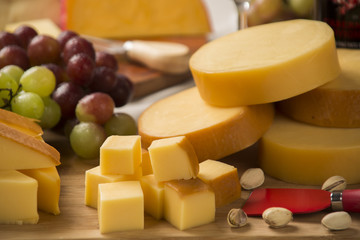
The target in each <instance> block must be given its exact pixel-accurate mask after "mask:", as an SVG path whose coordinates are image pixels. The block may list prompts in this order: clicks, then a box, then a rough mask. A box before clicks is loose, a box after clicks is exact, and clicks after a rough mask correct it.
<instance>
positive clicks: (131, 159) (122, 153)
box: [100, 135, 142, 175]
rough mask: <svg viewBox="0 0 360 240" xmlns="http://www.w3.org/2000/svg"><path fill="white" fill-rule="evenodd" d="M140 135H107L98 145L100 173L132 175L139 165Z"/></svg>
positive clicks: (140, 153)
mask: <svg viewBox="0 0 360 240" xmlns="http://www.w3.org/2000/svg"><path fill="white" fill-rule="evenodd" d="M141 155H142V152H141V143H140V136H137V135H126V136H118V135H112V136H109V137H108V138H107V139H106V140H105V142H104V143H103V144H102V146H101V147H100V169H101V173H102V174H124V175H133V174H135V173H136V171H137V170H138V168H139V167H140V166H141Z"/></svg>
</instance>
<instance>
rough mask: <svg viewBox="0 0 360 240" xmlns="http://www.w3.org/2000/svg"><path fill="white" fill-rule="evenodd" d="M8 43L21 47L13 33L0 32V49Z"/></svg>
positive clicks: (8, 44)
mask: <svg viewBox="0 0 360 240" xmlns="http://www.w3.org/2000/svg"><path fill="white" fill-rule="evenodd" d="M10 45H16V46H19V47H21V43H20V41H19V39H18V37H17V36H15V35H14V34H13V33H9V32H6V31H2V32H0V49H2V48H4V47H6V46H10Z"/></svg>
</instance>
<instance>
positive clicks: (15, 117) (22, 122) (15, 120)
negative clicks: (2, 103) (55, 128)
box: [0, 109, 43, 139]
mask: <svg viewBox="0 0 360 240" xmlns="http://www.w3.org/2000/svg"><path fill="white" fill-rule="evenodd" d="M0 123H3V124H5V125H7V126H9V127H11V128H14V129H16V130H18V131H20V132H23V133H26V134H28V135H30V136H33V137H36V138H38V139H41V136H42V135H43V130H42V128H41V127H40V125H39V124H37V123H36V120H35V119H30V118H27V117H23V116H21V115H19V114H16V113H13V112H11V111H7V110H4V109H0Z"/></svg>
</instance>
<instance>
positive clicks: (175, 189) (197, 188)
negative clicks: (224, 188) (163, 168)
mask: <svg viewBox="0 0 360 240" xmlns="http://www.w3.org/2000/svg"><path fill="white" fill-rule="evenodd" d="M215 211H216V208H215V194H214V192H213V191H212V190H211V189H210V187H209V186H208V185H207V184H205V183H203V182H202V181H201V180H200V179H198V178H197V179H189V180H173V181H169V182H166V183H165V188H164V217H165V219H166V220H167V221H168V222H170V223H171V224H172V225H173V226H175V227H176V228H178V229H179V230H186V229H189V228H193V227H197V226H201V225H204V224H208V223H211V222H213V221H214V220H215Z"/></svg>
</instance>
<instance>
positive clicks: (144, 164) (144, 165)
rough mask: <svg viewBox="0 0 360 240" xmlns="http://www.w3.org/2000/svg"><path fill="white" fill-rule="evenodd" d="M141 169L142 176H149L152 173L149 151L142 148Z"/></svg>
mask: <svg viewBox="0 0 360 240" xmlns="http://www.w3.org/2000/svg"><path fill="white" fill-rule="evenodd" d="M141 153H142V155H141V169H142V174H143V176H145V175H149V174H152V173H153V170H152V166H151V161H150V154H149V151H148V150H146V149H144V148H142V149H141Z"/></svg>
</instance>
